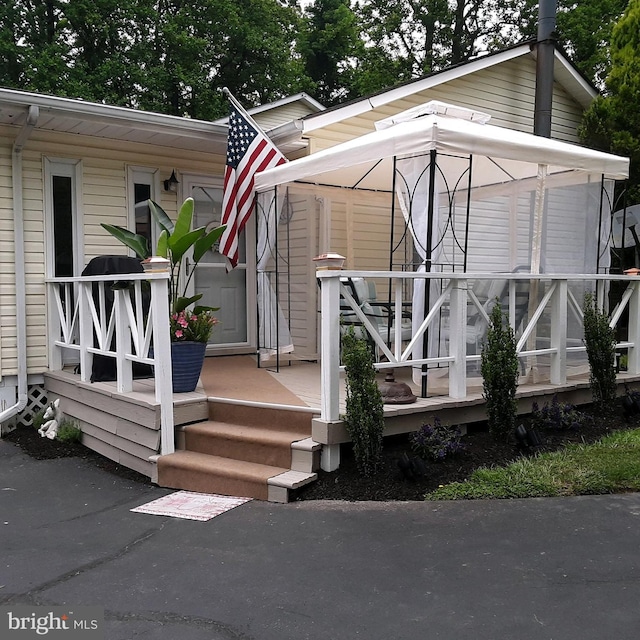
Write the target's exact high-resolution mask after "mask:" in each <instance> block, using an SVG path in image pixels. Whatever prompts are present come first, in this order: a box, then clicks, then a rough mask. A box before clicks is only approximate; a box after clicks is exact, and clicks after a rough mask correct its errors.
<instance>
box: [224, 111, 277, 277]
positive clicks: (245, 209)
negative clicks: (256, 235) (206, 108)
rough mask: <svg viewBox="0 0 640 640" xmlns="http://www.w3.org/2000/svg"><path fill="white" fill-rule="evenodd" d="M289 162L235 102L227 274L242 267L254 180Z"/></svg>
mask: <svg viewBox="0 0 640 640" xmlns="http://www.w3.org/2000/svg"><path fill="white" fill-rule="evenodd" d="M283 162H287V159H286V158H285V157H284V156H283V155H282V153H281V152H280V151H279V150H278V149H277V147H276V146H275V145H274V144H273V142H271V140H269V138H267V136H266V135H265V134H264V132H263V131H262V130H261V129H260V128H259V127H258V125H257V124H256V123H255V122H253V120H252V119H251V116H249V115H248V114H247V113H244V112H243V111H241V110H240V109H239V108H238V107H237V106H236V105H235V104H233V102H232V108H231V115H230V116H229V140H228V142H227V166H226V168H225V172H224V186H223V197H222V224H226V225H227V228H226V229H225V231H224V233H223V234H222V237H221V238H220V253H221V254H222V255H224V256H226V257H227V261H228V263H227V270H230V269H235V267H236V266H237V264H238V237H239V236H240V233H241V231H242V229H244V225H245V224H246V223H247V220H248V219H249V216H250V215H251V211H252V209H253V201H254V190H253V176H254V175H255V174H256V173H259V172H260V171H264V170H265V169H270V168H271V167H275V166H277V165H279V164H282V163H283Z"/></svg>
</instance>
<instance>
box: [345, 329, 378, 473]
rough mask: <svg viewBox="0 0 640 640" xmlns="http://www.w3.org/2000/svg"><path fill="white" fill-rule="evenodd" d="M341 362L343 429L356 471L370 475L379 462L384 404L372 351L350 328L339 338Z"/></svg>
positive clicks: (376, 468)
mask: <svg viewBox="0 0 640 640" xmlns="http://www.w3.org/2000/svg"><path fill="white" fill-rule="evenodd" d="M342 361H343V363H344V366H345V370H346V378H347V403H346V404H347V413H346V416H345V427H346V429H347V432H348V433H349V436H350V437H351V440H352V442H353V454H354V456H355V459H356V464H357V466H358V470H359V471H360V473H361V474H362V475H365V476H369V475H372V474H373V473H375V472H376V471H377V470H378V468H379V467H380V463H381V461H382V434H383V432H384V405H383V403H382V394H381V393H380V389H379V388H378V385H377V384H376V370H375V367H374V366H373V355H372V354H371V350H370V349H369V346H368V345H367V341H366V340H363V339H361V338H357V337H356V336H355V334H354V331H353V328H352V327H350V328H349V329H348V331H347V332H346V333H345V334H344V336H343V337H342Z"/></svg>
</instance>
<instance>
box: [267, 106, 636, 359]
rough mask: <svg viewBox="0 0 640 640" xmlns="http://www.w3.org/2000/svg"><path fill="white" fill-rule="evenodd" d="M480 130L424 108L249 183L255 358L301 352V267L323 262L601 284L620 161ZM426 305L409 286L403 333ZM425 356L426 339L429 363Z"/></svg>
mask: <svg viewBox="0 0 640 640" xmlns="http://www.w3.org/2000/svg"><path fill="white" fill-rule="evenodd" d="M488 119H489V116H486V115H485V114H481V113H477V112H473V111H469V110H466V109H462V108H458V107H452V106H450V105H443V104H441V103H428V104H426V105H421V106H419V107H416V108H414V109H412V110H409V111H408V112H404V113H402V114H398V115H397V116H394V117H392V118H389V119H387V120H384V121H382V122H379V123H377V125H376V126H377V130H376V131H374V132H372V133H369V134H366V135H363V136H361V137H359V138H355V139H353V140H350V141H348V142H345V143H343V144H339V145H336V146H334V147H331V148H329V149H325V150H323V151H319V152H318V153H315V154H312V155H310V156H307V157H304V158H301V159H299V160H295V161H293V162H289V163H288V164H283V165H280V166H279V167H275V168H273V169H270V170H268V171H265V172H263V173H260V174H258V175H257V176H256V179H255V185H256V191H257V194H258V287H259V294H260V295H259V300H260V309H259V313H260V327H261V333H260V346H261V347H263V348H265V349H267V350H270V351H271V352H278V353H282V352H283V351H291V350H292V349H295V350H296V351H297V350H299V349H300V351H301V354H302V356H303V357H304V355H305V354H306V351H307V350H309V353H311V352H312V351H313V347H312V346H310V345H305V344H302V343H303V339H302V338H303V336H304V335H306V336H307V338H308V335H309V333H310V331H309V329H310V328H309V317H310V316H309V315H307V316H306V317H305V318H303V317H302V316H300V315H296V314H297V313H298V312H297V309H299V308H305V309H307V310H308V309H309V308H312V309H313V311H314V312H315V310H316V292H315V287H312V286H310V283H311V282H312V280H311V278H310V276H309V268H310V267H309V264H310V262H311V259H312V257H313V256H314V255H317V254H318V253H322V252H325V251H336V252H338V253H343V255H346V256H347V265H348V267H349V268H350V269H354V268H357V269H360V270H363V269H372V270H375V269H385V270H405V271H406V270H409V271H427V272H443V273H446V272H460V271H463V272H483V273H509V272H513V271H521V272H528V273H534V274H537V273H545V274H552V273H555V274H560V273H579V274H596V273H603V272H606V270H607V268H608V267H609V264H610V257H609V237H610V230H611V212H612V210H613V208H614V206H613V194H614V182H615V180H621V179H625V178H626V177H627V176H628V170H629V161H628V159H626V158H621V157H618V156H614V155H610V154H606V153H601V152H598V151H594V150H591V149H586V148H583V147H580V146H577V145H572V144H568V143H564V142H560V141H557V140H551V139H547V138H541V137H538V136H534V135H531V134H527V133H522V132H519V131H514V130H510V129H504V128H501V127H496V126H492V125H489V124H486V122H487V120H488ZM349 216H351V218H350V219H348V217H349ZM346 219H348V220H347V222H346V223H345V220H346ZM314 238H315V240H314ZM314 242H315V244H314ZM301 269H306V270H307V271H306V273H307V277H306V280H305V279H303V280H299V279H297V276H296V274H297V273H298V272H299V271H300V270H301ZM434 286H436V285H434V284H433V283H432V285H431V288H432V289H433V287H434ZM379 289H380V287H379ZM578 293H579V292H578ZM274 294H276V295H277V299H278V302H279V304H276V302H275V297H274ZM436 294H437V291H436V290H432V291H428V290H427V291H424V281H420V282H418V281H417V280H416V281H415V286H414V287H413V291H411V292H410V298H411V299H412V301H413V320H414V325H415V323H419V322H421V319H422V318H423V317H424V315H425V313H426V312H427V311H428V308H429V301H430V300H431V301H433V300H434V296H435V295H436ZM276 310H277V311H276ZM418 310H420V312H418ZM289 330H290V331H289ZM314 339H315V335H314ZM298 341H300V345H301V346H300V347H299V346H298ZM437 343H438V338H437V335H436V337H435V338H434V334H433V332H432V335H431V337H430V338H429V344H430V345H431V346H430V349H433V348H437Z"/></svg>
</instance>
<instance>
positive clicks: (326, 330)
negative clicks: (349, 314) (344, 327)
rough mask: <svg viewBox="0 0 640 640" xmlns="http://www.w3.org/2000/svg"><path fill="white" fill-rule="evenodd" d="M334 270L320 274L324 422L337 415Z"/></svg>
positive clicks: (337, 340)
mask: <svg viewBox="0 0 640 640" xmlns="http://www.w3.org/2000/svg"><path fill="white" fill-rule="evenodd" d="M325 273H326V272H325ZM333 273H335V277H328V278H327V277H324V278H322V277H321V283H322V286H321V306H320V309H321V317H320V326H321V337H322V342H321V347H320V372H321V381H320V389H321V390H320V393H321V399H320V410H321V414H320V417H321V418H322V419H323V420H325V421H327V422H334V421H336V420H338V419H339V415H340V395H339V393H340V277H339V276H340V273H339V272H333ZM319 275H320V276H321V275H322V272H320V274H319Z"/></svg>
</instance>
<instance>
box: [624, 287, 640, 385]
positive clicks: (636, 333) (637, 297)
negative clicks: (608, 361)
mask: <svg viewBox="0 0 640 640" xmlns="http://www.w3.org/2000/svg"><path fill="white" fill-rule="evenodd" d="M629 286H632V287H633V293H632V294H631V298H630V299H629V333H628V340H629V342H631V343H633V346H631V347H629V350H628V351H627V371H628V372H629V373H634V374H636V375H637V374H638V373H640V282H632V283H630V285H629Z"/></svg>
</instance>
